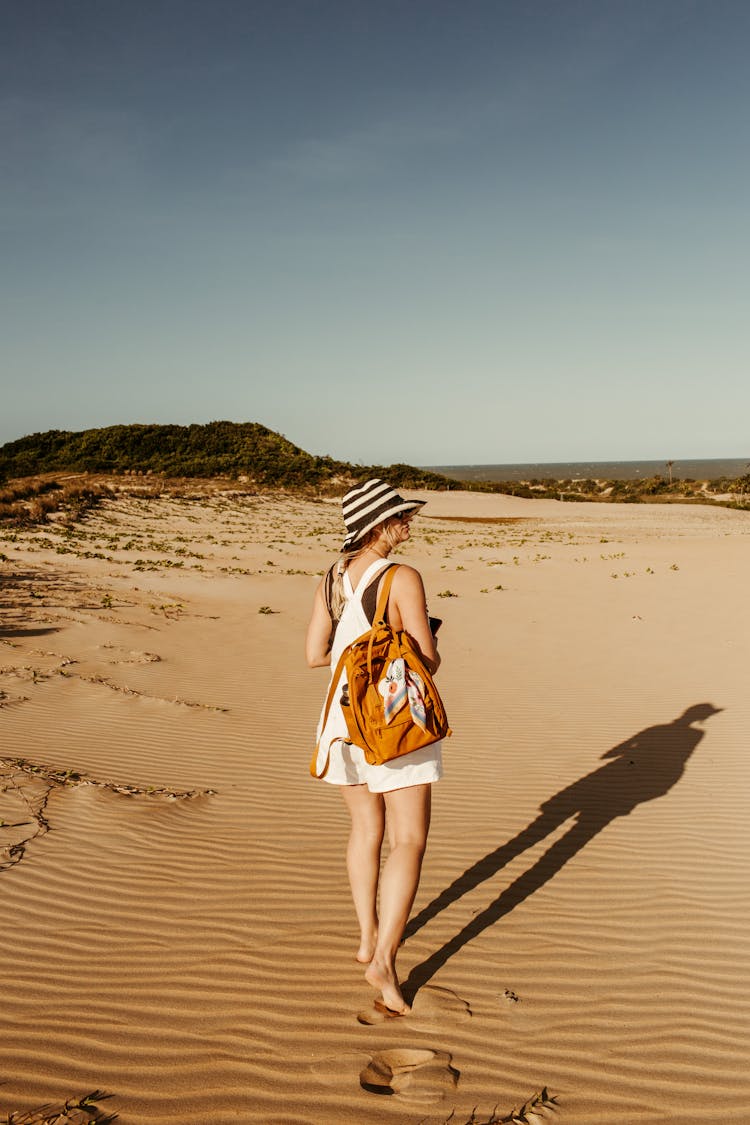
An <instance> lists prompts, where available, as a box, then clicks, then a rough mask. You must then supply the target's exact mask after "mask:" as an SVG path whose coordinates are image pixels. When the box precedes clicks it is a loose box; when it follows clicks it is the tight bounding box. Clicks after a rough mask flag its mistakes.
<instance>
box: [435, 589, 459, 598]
mask: <svg viewBox="0 0 750 1125" xmlns="http://www.w3.org/2000/svg"><path fill="white" fill-rule="evenodd" d="M438 597H439V598H457V597H458V594H454V593H453V591H452V590H441V591H440V593H439V594H438Z"/></svg>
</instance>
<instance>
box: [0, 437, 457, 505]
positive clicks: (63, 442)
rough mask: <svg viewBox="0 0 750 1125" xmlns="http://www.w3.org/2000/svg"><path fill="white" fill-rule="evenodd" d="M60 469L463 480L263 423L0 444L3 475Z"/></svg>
mask: <svg viewBox="0 0 750 1125" xmlns="http://www.w3.org/2000/svg"><path fill="white" fill-rule="evenodd" d="M59 472H87V473H106V474H117V473H134V472H135V473H147V474H160V475H163V476H167V477H229V478H232V479H240V478H246V479H247V480H248V481H251V482H252V483H253V484H256V485H264V486H276V487H291V488H294V487H300V486H314V487H320V486H321V485H325V484H328V483H343V484H344V487H346V486H347V485H349V484H350V483H355V482H356V481H359V480H368V479H369V478H370V477H372V476H387V478H388V480H389V481H390V482H391V484H393V485H395V486H396V487H403V488H453V489H456V488H460V487H461V485H460V483H459V482H458V481H449V480H448V479H447V478H446V477H443V476H440V475H439V474H438V473H431V472H429V471H427V470H424V469H417V468H414V467H413V466H411V465H402V464H397V465H390V466H389V467H388V468H384V467H383V466H378V465H370V466H365V465H351V464H349V463H348V462H346V461H335V460H334V459H333V458H332V457H318V456H313V454H311V453H306V452H305V450H304V449H300V448H299V446H296V445H293V444H292V442H290V441H287V439H286V438H285V437H283V436H282V435H281V434H277V433H275V432H274V431H273V430H269V429H267V428H266V426H262V425H260V424H259V423H258V422H210V423H208V424H207V425H204V426H199V425H192V426H157V425H131V426H107V427H106V428H104V429H100V430H82V431H79V432H75V433H73V432H69V431H67V430H48V431H47V432H46V433H42V434H30V435H29V436H27V437H23V438H19V439H18V440H17V441H11V442H8V443H7V444H6V445H4V446H2V447H0V480H10V479H13V478H19V477H29V476H37V475H39V474H41V473H59Z"/></svg>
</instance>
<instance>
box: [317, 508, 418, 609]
mask: <svg viewBox="0 0 750 1125" xmlns="http://www.w3.org/2000/svg"><path fill="white" fill-rule="evenodd" d="M400 522H401V520H400V519H399V517H398V516H390V517H389V518H388V519H387V520H384V521H383V522H382V523H379V524H376V525H375V527H373V528H370V530H369V531H368V532H367V533H366V534H365V535H364V536H363V537H362V539H361V541H360V542H359V543H357V544H356V545H354V546H352V547H350V548H349V549H348V550H347V551H342V552H341V554H340V555H339V558H338V561H337V562H336V563H334V572H333V584H332V586H331V606H330V609H331V617H332V618H333V620H334V621H338V619H339V618H340V617H341V614H342V613H343V612H344V606H345V605H346V598H345V597H344V573H345V571H346V568H347V567H348V566H349V563H351V562H353V561H354V559H356V558H358V557H359V556H360V555H361V554H364V552H365V551H366V550H367V548H368V547H371V546H372V545H373V543H374V542H375V541H376V540H377V539H380V538H381V536H382V537H384V538H385V542H386V544H387V546H388V551H389V552H390V551H392V550H393V549H394V547H396V546H397V544H398V542H399V540H398V536H397V535H396V529H395V526H394V525H395V524H397V523H400Z"/></svg>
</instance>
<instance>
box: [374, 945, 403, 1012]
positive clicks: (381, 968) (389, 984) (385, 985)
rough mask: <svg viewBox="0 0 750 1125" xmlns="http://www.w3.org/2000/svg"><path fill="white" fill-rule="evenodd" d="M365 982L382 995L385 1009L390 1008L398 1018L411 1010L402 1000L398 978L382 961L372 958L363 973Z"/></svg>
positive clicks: (390, 967)
mask: <svg viewBox="0 0 750 1125" xmlns="http://www.w3.org/2000/svg"><path fill="white" fill-rule="evenodd" d="M365 980H366V981H367V983H368V984H371V985H372V987H373V988H378V989H380V991H381V992H382V994H383V1003H384V1004H385V1006H386V1008H390V1010H391V1011H392V1012H398V1014H399V1015H400V1016H405V1015H406V1014H407V1012H410V1011H411V1008H410V1007H409V1005H408V1004H407V1003H406V1001H405V1000H404V997H403V994H402V992H401V989H400V987H399V983H398V977H397V976H396V970H395V969H394V968H393V967H392V966H390V965H386V964H385V963H384V962H382V961H376V960H375V959H374V958H373V960H372V961H371V962H370V964H369V965H368V967H367V971H366V972H365Z"/></svg>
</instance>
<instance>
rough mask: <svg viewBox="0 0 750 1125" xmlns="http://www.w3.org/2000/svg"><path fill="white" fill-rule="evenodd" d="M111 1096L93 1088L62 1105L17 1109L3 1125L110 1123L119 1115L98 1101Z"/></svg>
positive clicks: (6, 1118)
mask: <svg viewBox="0 0 750 1125" xmlns="http://www.w3.org/2000/svg"><path fill="white" fill-rule="evenodd" d="M111 1097H112V1094H105V1093H104V1091H103V1090H92V1091H91V1093H90V1094H85V1095H84V1097H82V1098H68V1100H67V1101H66V1102H64V1103H63V1104H62V1105H60V1106H53V1105H40V1106H39V1107H38V1108H37V1109H32V1110H29V1111H28V1112H26V1113H22V1112H21V1111H20V1110H16V1112H15V1113H9V1114H8V1116H7V1117H5V1118H3V1121H2V1125H110V1123H111V1122H113V1121H116V1120H117V1116H118V1115H117V1114H116V1113H104V1112H103V1111H102V1110H100V1109H99V1108H98V1107H97V1104H96V1103H97V1102H101V1101H104V1100H105V1099H106V1098H111Z"/></svg>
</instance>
